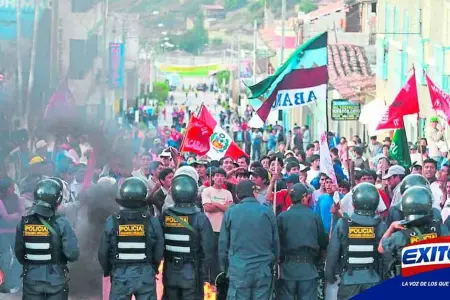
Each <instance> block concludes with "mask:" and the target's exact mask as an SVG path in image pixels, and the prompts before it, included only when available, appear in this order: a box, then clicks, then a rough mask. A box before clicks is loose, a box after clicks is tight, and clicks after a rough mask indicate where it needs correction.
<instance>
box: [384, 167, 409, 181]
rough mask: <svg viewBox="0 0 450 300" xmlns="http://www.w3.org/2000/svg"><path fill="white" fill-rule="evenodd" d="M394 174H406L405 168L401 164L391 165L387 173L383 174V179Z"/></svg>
mask: <svg viewBox="0 0 450 300" xmlns="http://www.w3.org/2000/svg"><path fill="white" fill-rule="evenodd" d="M394 175H405V168H403V167H402V166H399V165H393V166H391V167H390V168H389V170H388V172H387V174H386V175H384V176H383V180H384V179H388V178H390V177H391V176H394Z"/></svg>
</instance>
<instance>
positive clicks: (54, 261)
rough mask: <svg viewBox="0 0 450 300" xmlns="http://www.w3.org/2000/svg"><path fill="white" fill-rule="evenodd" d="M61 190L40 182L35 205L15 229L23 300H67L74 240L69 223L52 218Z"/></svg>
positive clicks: (75, 249) (55, 184)
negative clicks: (68, 265) (21, 271)
mask: <svg viewBox="0 0 450 300" xmlns="http://www.w3.org/2000/svg"><path fill="white" fill-rule="evenodd" d="M62 189H63V187H62V186H61V185H60V183H59V182H57V181H56V180H54V179H44V180H42V181H40V182H39V183H38V184H37V187H36V189H35V191H34V199H35V204H34V205H33V207H32V208H31V210H30V212H29V214H28V215H27V216H25V217H22V221H21V222H20V224H19V225H18V227H17V233H16V242H15V254H16V257H17V260H18V261H19V262H20V263H21V264H22V265H23V297H24V299H55V300H56V299H58V300H60V299H61V300H64V299H68V296H69V288H68V282H69V272H68V269H67V262H74V261H76V260H77V259H78V257H79V254H80V251H79V248H78V240H77V237H76V235H75V233H74V231H73V228H72V227H71V225H70V223H69V222H68V221H67V219H66V218H65V217H63V216H58V215H55V211H56V209H57V208H58V206H59V204H60V203H61V201H62V196H63V195H62Z"/></svg>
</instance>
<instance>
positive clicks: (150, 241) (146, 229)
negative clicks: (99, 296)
mask: <svg viewBox="0 0 450 300" xmlns="http://www.w3.org/2000/svg"><path fill="white" fill-rule="evenodd" d="M147 193H148V190H147V183H146V182H145V181H143V180H142V179H140V178H138V177H131V178H127V179H125V181H124V182H123V183H122V185H121V187H120V190H119V198H118V199H116V202H117V203H118V204H119V205H120V206H121V207H122V209H121V210H120V211H119V212H118V213H116V214H114V215H112V216H110V217H109V218H108V219H107V220H106V223H105V228H104V230H103V235H102V238H101V241H100V247H99V250H98V259H99V261H100V265H101V267H102V269H103V274H104V276H111V291H110V295H109V299H110V300H119V299H131V296H132V295H134V296H135V298H136V299H137V300H139V299H146V300H147V299H151V300H156V285H155V275H156V273H157V270H158V266H159V264H160V262H161V259H162V256H163V247H164V239H163V234H162V230H161V225H160V224H159V222H158V219H156V218H155V217H153V216H151V215H150V214H149V213H148V210H147V202H146V198H147Z"/></svg>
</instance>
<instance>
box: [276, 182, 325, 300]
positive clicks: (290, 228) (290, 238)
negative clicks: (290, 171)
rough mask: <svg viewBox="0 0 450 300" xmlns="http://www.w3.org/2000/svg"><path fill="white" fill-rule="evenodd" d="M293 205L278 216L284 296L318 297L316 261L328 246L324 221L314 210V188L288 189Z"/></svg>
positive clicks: (282, 292)
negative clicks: (312, 194)
mask: <svg viewBox="0 0 450 300" xmlns="http://www.w3.org/2000/svg"><path fill="white" fill-rule="evenodd" d="M289 195H290V197H291V200H292V203H293V205H292V206H291V207H290V208H289V210H287V211H285V212H282V213H281V214H280V215H279V216H278V231H279V235H280V248H281V251H280V252H281V255H280V271H281V273H280V282H279V283H280V284H279V290H278V293H279V294H278V296H279V299H280V300H284V299H295V298H296V299H299V300H300V299H304V300H309V299H317V278H318V277H319V274H318V272H317V263H318V262H319V259H320V255H321V252H322V251H325V250H326V248H327V245H328V235H327V233H326V232H325V229H324V227H323V224H322V220H321V219H320V217H319V216H317V215H316V214H315V213H314V212H313V211H312V210H311V209H309V207H310V205H311V201H312V198H311V191H310V190H309V189H308V188H307V187H306V186H305V185H304V184H302V183H297V184H295V185H294V186H293V187H292V189H291V190H290V191H289Z"/></svg>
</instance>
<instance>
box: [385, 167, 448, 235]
mask: <svg viewBox="0 0 450 300" xmlns="http://www.w3.org/2000/svg"><path fill="white" fill-rule="evenodd" d="M413 186H423V187H426V188H429V187H430V183H429V182H428V180H427V179H426V178H425V177H424V176H422V175H420V174H410V175H408V176H406V177H405V178H403V180H402V182H401V183H400V195H403V194H404V193H405V191H406V190H407V189H408V188H410V187H413ZM401 203H402V202H401V201H400V202H399V203H396V204H394V205H392V206H391V207H390V208H389V215H388V217H387V219H386V225H387V226H388V227H389V226H390V225H391V223H392V222H395V221H401V220H403V218H404V214H403V212H402V205H401ZM432 214H433V218H434V219H436V220H441V212H440V211H439V209H437V208H435V207H433V208H432Z"/></svg>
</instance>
